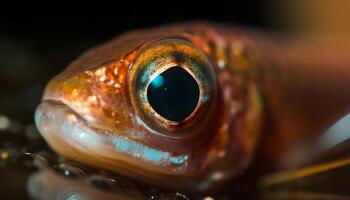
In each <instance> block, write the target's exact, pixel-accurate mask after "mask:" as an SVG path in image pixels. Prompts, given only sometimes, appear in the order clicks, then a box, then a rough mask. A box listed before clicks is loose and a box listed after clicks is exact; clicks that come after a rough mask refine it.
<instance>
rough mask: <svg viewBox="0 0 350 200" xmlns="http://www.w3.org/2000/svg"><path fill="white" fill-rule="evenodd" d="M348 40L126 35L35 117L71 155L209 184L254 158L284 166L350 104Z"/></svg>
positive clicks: (151, 176)
mask: <svg viewBox="0 0 350 200" xmlns="http://www.w3.org/2000/svg"><path fill="white" fill-rule="evenodd" d="M348 47H350V45H347V44H346V43H341V44H340V45H338V43H335V42H332V43H328V42H323V43H319V42H315V41H309V40H305V39H299V40H296V41H281V40H277V39H275V38H270V39H269V38H268V37H265V36H263V35H262V34H255V33H252V32H250V31H243V30H241V29H237V28H232V27H228V26H224V25H218V24H210V23H187V24H186V23H184V24H174V25H169V26H162V27H157V28H152V29H147V30H141V31H133V32H128V33H125V34H123V35H121V36H119V37H117V38H116V39H114V40H112V41H110V42H107V43H105V44H102V45H101V46H98V47H96V48H93V49H92V50H90V51H88V52H87V53H85V54H83V55H82V56H81V57H80V58H79V59H78V60H76V61H74V62H73V63H71V64H70V65H69V66H68V67H67V68H66V69H65V70H64V71H63V72H62V73H61V74H59V75H58V76H56V77H55V78H54V79H53V80H51V81H50V82H49V84H48V85H47V87H46V90H45V94H44V97H43V101H42V103H41V104H40V106H39V107H38V109H37V111H36V116H35V119H36V124H37V126H38V128H39V130H40V132H41V134H42V135H43V137H44V138H45V139H46V141H47V142H48V143H49V145H50V146H51V147H52V148H53V149H54V150H55V151H57V152H58V153H59V154H61V155H63V156H65V157H67V158H70V159H73V160H76V161H78V162H82V163H86V164H88V165H92V166H96V167H99V168H103V169H108V170H111V171H115V172H118V173H121V174H123V175H126V176H129V177H132V178H135V179H138V180H141V181H144V182H147V183H151V184H157V185H159V186H162V187H166V188H173V189H177V190H182V191H186V190H191V191H196V190H198V191H201V190H206V189H209V188H213V187H214V185H215V186H218V185H220V184H218V183H224V182H225V181H226V180H228V179H231V178H232V177H234V176H236V175H238V174H240V173H242V171H243V170H244V169H246V168H247V167H248V166H249V165H250V164H251V162H252V160H253V158H254V157H259V159H261V160H264V161H265V160H266V163H267V164H262V166H276V165H278V164H279V163H281V162H283V160H285V159H286V158H285V157H284V156H285V155H286V153H288V152H289V151H290V150H291V149H293V147H296V146H297V145H298V144H299V143H302V142H304V141H307V140H309V139H312V138H313V137H314V136H316V135H317V134H319V133H320V132H321V131H322V130H323V129H325V128H327V127H328V126H329V125H330V124H331V123H332V122H334V120H336V119H337V118H338V117H340V116H341V115H342V114H344V113H345V112H346V111H348V109H349V107H350V93H349V92H348V91H350V90H349V89H350V68H349V67H350V66H349V65H350V56H348V53H347V52H349V51H346V50H347V49H349V48H348ZM258 147H259V148H258ZM258 149H259V150H258ZM260 149H261V151H260Z"/></svg>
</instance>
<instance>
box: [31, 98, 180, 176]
mask: <svg viewBox="0 0 350 200" xmlns="http://www.w3.org/2000/svg"><path fill="white" fill-rule="evenodd" d="M35 123H36V125H37V127H38V129H39V132H40V133H41V135H42V136H43V137H44V138H45V140H46V141H47V143H48V144H49V146H50V147H51V148H53V149H54V150H55V151H56V152H58V153H59V154H61V155H63V156H65V157H68V158H70V159H73V160H78V161H79V162H83V163H85V164H88V165H94V164H91V162H90V163H86V162H85V160H86V158H87V157H89V159H90V160H100V161H102V160H103V159H107V160H110V161H111V162H119V164H117V165H118V166H115V168H114V169H117V168H120V169H121V171H123V172H122V174H127V175H128V174H130V173H134V171H133V170H132V168H130V166H134V167H136V170H138V171H139V172H138V174H139V173H140V169H139V168H138V166H139V164H138V163H139V162H140V161H141V162H143V163H148V164H147V165H148V170H151V171H152V169H153V170H154V169H156V171H158V172H159V173H161V174H168V175H175V174H178V175H179V174H183V173H186V172H184V171H182V170H180V171H177V172H176V171H169V170H168V169H167V166H168V165H169V164H171V162H174V161H177V160H178V159H180V160H181V157H182V156H184V157H186V159H187V155H180V156H178V155H177V156H173V155H171V154H169V153H167V152H155V151H156V150H154V149H150V147H147V146H142V145H141V144H139V143H137V142H135V141H132V140H130V139H128V138H124V137H121V136H118V135H117V134H113V133H110V132H108V131H104V130H101V129H96V128H94V127H91V126H89V124H88V122H87V121H86V120H84V118H83V117H82V116H81V115H79V113H77V112H75V111H74V110H73V109H72V108H71V107H69V106H68V105H67V104H65V103H63V102H62V101H59V100H52V99H44V100H43V101H42V102H41V104H40V105H39V106H38V108H37V109H36V112H35ZM118 142H119V143H118ZM120 142H122V143H123V142H126V143H130V144H131V146H132V147H136V149H133V150H139V153H142V151H145V150H146V151H151V152H152V153H159V156H163V157H162V159H159V160H147V159H145V158H143V157H141V158H140V157H139V158H137V157H135V155H134V154H133V153H135V152H133V151H131V152H129V151H121V150H120V149H119V147H118V145H119V144H120ZM123 144H124V143H123ZM157 155H158V154H157ZM164 160H166V161H165V162H164ZM184 161H186V160H184ZM109 164H111V163H109ZM122 164H123V165H122ZM183 164H185V162H184V163H181V164H178V163H177V165H178V166H177V167H179V169H180V168H181V167H182V165H183ZM124 165H125V166H124ZM128 166H129V168H128ZM96 167H98V168H100V167H101V166H96ZM109 170H112V171H114V170H113V169H109ZM148 170H147V171H148Z"/></svg>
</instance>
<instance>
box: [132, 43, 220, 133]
mask: <svg viewBox="0 0 350 200" xmlns="http://www.w3.org/2000/svg"><path fill="white" fill-rule="evenodd" d="M129 91H130V99H131V103H132V106H133V108H134V109H135V111H136V113H137V115H138V117H139V119H140V121H141V122H142V123H144V125H146V126H147V127H148V128H150V129H152V130H154V131H157V132H159V133H163V134H166V135H179V134H180V133H184V132H189V131H188V130H189V129H191V128H192V129H193V127H195V125H198V123H199V121H202V120H205V119H206V118H208V117H209V116H210V112H211V111H212V109H213V107H214V104H215V97H216V80H215V76H214V71H213V68H212V66H211V64H210V62H209V59H208V58H207V57H206V55H205V54H204V53H203V52H201V50H199V49H197V48H196V47H195V46H193V45H192V44H191V43H190V42H188V41H186V40H183V39H163V40H160V41H157V42H154V43H153V44H150V45H149V46H147V47H145V49H144V50H143V51H141V53H140V54H139V55H138V57H137V58H136V59H135V61H134V63H133V65H132V67H131V68H130V71H129ZM191 132H193V131H191Z"/></svg>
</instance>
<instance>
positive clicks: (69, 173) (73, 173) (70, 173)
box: [54, 163, 86, 178]
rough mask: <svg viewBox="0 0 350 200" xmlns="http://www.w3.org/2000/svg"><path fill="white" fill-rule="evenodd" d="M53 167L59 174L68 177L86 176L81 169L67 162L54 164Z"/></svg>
mask: <svg viewBox="0 0 350 200" xmlns="http://www.w3.org/2000/svg"><path fill="white" fill-rule="evenodd" d="M54 169H55V171H56V172H58V173H59V174H61V175H63V176H65V177H69V178H77V177H82V176H86V173H85V172H84V171H83V170H82V169H79V168H77V167H75V166H73V165H70V164H67V163H61V164H59V165H56V166H54Z"/></svg>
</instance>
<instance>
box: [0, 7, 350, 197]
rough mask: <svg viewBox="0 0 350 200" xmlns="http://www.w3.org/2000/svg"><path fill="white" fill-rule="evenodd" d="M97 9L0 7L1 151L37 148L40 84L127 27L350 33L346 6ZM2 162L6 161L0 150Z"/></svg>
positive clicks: (6, 182)
mask: <svg viewBox="0 0 350 200" xmlns="http://www.w3.org/2000/svg"><path fill="white" fill-rule="evenodd" d="M15 3H18V4H19V2H15ZM96 3H97V2H93V3H91V4H89V3H87V2H85V3H84V4H80V5H74V6H73V5H72V4H71V3H70V4H64V3H63V2H60V5H58V3H53V2H49V3H48V5H43V4H38V5H34V4H32V2H30V5H26V4H22V3H21V4H19V5H16V6H14V7H13V8H9V7H7V6H5V5H3V6H2V7H1V8H0V9H1V16H0V150H1V149H2V148H8V147H9V146H11V147H12V146H16V145H17V146H28V145H30V144H31V143H33V141H35V142H37V143H43V141H42V140H41V139H40V137H39V136H38V134H37V132H36V129H35V126H34V125H33V112H34V110H35V108H36V106H37V105H38V104H39V102H40V98H41V94H42V92H43V89H44V87H45V84H46V83H47V82H48V81H49V80H50V78H52V77H53V76H54V75H55V74H57V73H59V72H60V71H62V70H63V69H64V68H65V67H66V66H67V65H68V64H69V62H71V61H73V60H74V59H76V58H77V57H78V56H79V55H80V54H81V53H82V52H84V51H86V50H87V49H89V48H91V47H93V46H95V45H98V44H100V43H102V42H104V41H107V40H109V39H111V38H113V37H115V36H117V35H118V34H120V33H122V32H125V31H128V30H130V29H139V28H145V27H150V26H156V25H161V24H165V23H171V22H179V21H189V20H209V21H217V22H222V23H229V24H235V25H238V26H249V27H253V28H256V29H257V30H261V31H273V32H281V33H288V34H321V35H323V34H326V35H328V34H337V35H341V36H342V37H343V36H345V37H346V36H347V34H349V32H350V20H348V19H350V18H349V17H350V14H349V13H350V12H349V9H350V1H346V0H335V1H327V0H318V1H313V0H285V1H279V0H255V1H228V2H219V1H211V2H207V1H202V2H198V3H194V2H189V1H188V2H179V1H163V2H150V1H145V2H131V3H130V4H127V3H128V2H113V4H112V2H108V3H107V2H106V3H103V4H102V2H101V4H98V5H95V4H96ZM43 6H47V8H43ZM20 134H22V135H23V134H24V135H26V137H25V138H26V139H25V140H22V138H23V137H22V136H19V135H20ZM35 142H34V143H35ZM1 158H6V155H5V154H4V155H3V154H2V152H1V151H0V160H1ZM0 164H1V162H0ZM16 170H18V169H17V168H11V169H7V168H3V169H2V170H1V169H0V177H1V178H0V192H1V193H4V192H8V191H12V192H16V191H18V194H20V193H21V192H22V193H23V190H24V188H25V180H26V177H27V175H28V173H23V175H22V176H21V173H17V177H15V178H14V176H13V174H15V173H16ZM6 177H9V178H6ZM24 194H25V193H24Z"/></svg>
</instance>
